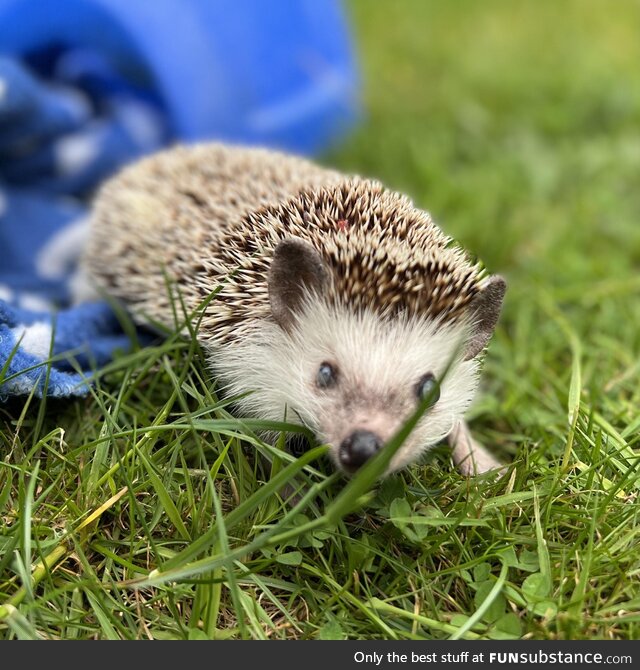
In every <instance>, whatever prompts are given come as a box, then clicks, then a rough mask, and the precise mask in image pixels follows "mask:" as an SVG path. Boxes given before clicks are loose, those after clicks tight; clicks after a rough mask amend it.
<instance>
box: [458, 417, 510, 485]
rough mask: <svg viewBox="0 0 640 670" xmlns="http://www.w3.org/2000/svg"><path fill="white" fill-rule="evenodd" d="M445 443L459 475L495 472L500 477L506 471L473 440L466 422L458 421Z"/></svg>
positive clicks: (469, 475) (468, 475)
mask: <svg viewBox="0 0 640 670" xmlns="http://www.w3.org/2000/svg"><path fill="white" fill-rule="evenodd" d="M447 441H448V442H449V445H450V446H451V448H452V449H453V453H452V456H453V462H454V463H455V464H456V467H457V468H458V470H459V471H460V473H461V474H463V475H465V476H467V477H471V476H475V475H482V474H484V473H486V472H492V471H495V472H496V474H498V475H500V476H502V475H504V474H505V472H506V471H507V468H506V467H505V466H504V465H503V464H502V463H500V461H498V460H497V459H496V458H495V457H494V456H493V455H492V454H490V453H489V452H488V451H487V449H486V448H485V447H484V446H483V445H481V444H480V443H479V442H476V440H474V439H473V436H472V435H471V431H470V430H469V426H468V425H467V422H466V421H464V420H460V421H458V423H457V424H456V425H455V427H454V429H453V430H452V431H451V432H450V433H449V435H448V437H447Z"/></svg>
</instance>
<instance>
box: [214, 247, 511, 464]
mask: <svg viewBox="0 0 640 670" xmlns="http://www.w3.org/2000/svg"><path fill="white" fill-rule="evenodd" d="M329 279H330V273H329V271H328V269H327V268H326V267H324V264H323V262H322V260H321V259H320V257H319V256H318V254H317V253H316V252H315V251H313V249H311V248H310V247H309V245H307V244H306V243H303V242H301V241H299V240H293V241H287V242H283V243H281V244H280V245H279V247H278V249H277V251H276V258H275V260H274V262H273V265H272V268H271V272H270V276H269V291H270V298H271V309H272V313H273V316H274V321H273V322H265V323H263V324H262V326H261V328H260V332H259V333H257V334H256V338H255V340H252V341H247V342H246V343H245V344H244V346H243V345H239V346H238V347H237V348H236V349H235V353H231V352H226V353H224V355H220V356H218V357H217V363H218V368H219V370H220V371H221V372H222V373H223V377H226V381H227V383H228V384H229V386H230V390H231V392H232V393H234V394H238V395H240V394H243V393H244V394H246V392H247V391H251V392H252V393H250V394H249V395H245V396H244V398H243V399H242V400H241V403H242V404H243V405H244V408H245V410H248V411H250V412H251V413H253V414H256V415H258V416H262V417H265V418H269V419H272V420H276V421H277V420H282V419H283V418H284V419H286V420H288V421H293V422H297V423H301V424H303V425H306V426H308V427H309V428H311V429H312V430H313V431H314V432H315V433H316V435H317V436H318V438H319V439H320V440H321V441H322V442H324V443H327V444H329V445H330V454H331V457H332V460H333V461H334V463H335V464H336V465H337V466H338V467H339V468H340V469H342V470H344V471H345V472H348V473H352V472H354V471H355V470H357V469H358V468H359V467H360V466H361V465H363V464H364V463H365V462H366V461H367V460H368V459H369V458H370V457H371V456H373V455H374V454H375V453H377V452H378V451H379V450H380V449H383V448H384V445H385V444H386V443H387V442H388V441H389V440H390V439H391V437H393V436H394V435H395V434H396V433H397V431H398V430H399V429H400V428H401V427H402V426H403V424H404V423H405V422H406V421H407V419H408V418H409V417H410V416H411V415H412V414H414V413H415V411H416V409H417V408H418V406H419V404H420V402H421V400H423V399H425V398H427V397H429V398H430V400H431V404H430V407H429V408H428V410H427V411H426V413H425V414H424V415H423V416H422V418H421V420H420V421H419V422H418V424H417V426H416V427H415V428H414V430H413V431H412V433H411V434H410V435H409V437H408V438H407V439H406V441H405V442H404V444H403V445H402V447H401V448H400V449H399V450H398V451H397V452H396V454H395V455H394V457H393V459H392V460H391V463H390V466H389V468H388V471H389V472H391V471H394V470H398V469H400V468H402V467H404V466H405V465H407V464H409V463H411V462H413V461H415V460H416V459H418V458H419V457H420V456H421V455H422V454H423V453H424V452H425V451H426V450H427V449H428V448H429V447H430V446H432V445H434V444H435V443H437V442H438V441H440V440H442V439H443V438H444V437H446V436H447V435H448V434H449V433H450V432H451V431H452V430H453V428H454V427H455V425H456V424H457V421H458V420H459V419H460V418H461V417H462V415H463V414H464V412H465V411H466V410H467V408H468V406H469V404H470V403H471V401H472V399H473V396H474V394H475V391H476V388H477V385H478V371H479V366H480V363H479V360H478V354H479V353H480V352H481V351H482V349H483V347H484V346H485V345H486V343H487V341H488V339H489V337H490V335H491V333H492V331H493V327H494V325H495V321H496V319H497V313H491V309H490V308H491V305H497V309H499V306H500V302H501V298H502V293H503V292H504V285H503V283H500V282H501V280H500V281H496V282H495V286H494V287H493V288H491V285H489V289H488V290H486V291H483V292H481V294H480V297H481V299H482V303H481V304H488V305H489V307H488V308H486V309H485V311H486V312H487V314H488V317H486V318H485V317H483V316H482V315H480V316H478V308H477V306H476V311H475V312H474V314H473V315H472V316H473V318H471V317H470V318H469V319H466V320H465V319H462V320H458V321H457V322H455V323H447V322H444V321H437V320H433V319H428V318H409V317H402V316H399V317H394V318H388V319H386V318H382V317H381V316H380V315H379V314H377V313H374V312H372V311H360V312H357V313H354V311H353V310H351V309H349V306H347V305H345V306H342V307H336V306H334V305H332V304H331V301H329V300H327V299H325V298H326V292H325V287H326V282H327V281H328V280H329ZM482 293H486V296H482ZM494 312H495V310H494ZM221 354H222V352H221ZM228 356H231V357H232V358H233V359H234V360H231V358H229V359H228V360H226V359H225V357H228ZM225 368H226V370H227V371H228V373H227V374H226V375H225V374H224V373H225ZM239 372H240V374H238V373H239ZM445 373H446V374H445Z"/></svg>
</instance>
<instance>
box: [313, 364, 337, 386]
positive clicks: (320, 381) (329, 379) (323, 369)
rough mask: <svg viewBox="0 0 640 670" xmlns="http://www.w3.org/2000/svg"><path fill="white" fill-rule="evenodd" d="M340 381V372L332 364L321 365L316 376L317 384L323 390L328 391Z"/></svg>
mask: <svg viewBox="0 0 640 670" xmlns="http://www.w3.org/2000/svg"><path fill="white" fill-rule="evenodd" d="M337 381H338V371H337V370H336V368H335V367H333V365H331V363H326V362H325V363H320V367H319V368H318V374H317V375H316V384H317V385H318V386H319V387H320V388H321V389H328V388H331V387H332V386H335V384H336V382H337Z"/></svg>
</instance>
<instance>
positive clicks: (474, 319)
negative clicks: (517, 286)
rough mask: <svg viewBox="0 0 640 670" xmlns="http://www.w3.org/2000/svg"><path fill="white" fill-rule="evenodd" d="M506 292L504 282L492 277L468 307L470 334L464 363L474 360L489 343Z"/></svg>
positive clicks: (501, 279) (495, 276)
mask: <svg viewBox="0 0 640 670" xmlns="http://www.w3.org/2000/svg"><path fill="white" fill-rule="evenodd" d="M506 290H507V283H506V282H505V280H504V279H503V278H502V277H500V276H498V275H493V276H492V277H489V278H488V279H487V280H486V281H485V282H484V286H483V287H482V289H481V290H480V292H479V293H478V294H477V295H476V296H475V298H474V299H473V301H472V302H471V305H470V306H469V307H468V309H469V319H470V322H471V334H470V337H469V340H468V341H467V346H466V349H465V352H464V359H465V360H466V361H468V360H470V359H471V358H475V357H476V356H477V355H478V354H479V353H480V352H481V351H482V350H483V349H484V348H485V347H486V346H487V344H488V343H489V340H490V339H491V336H492V335H493V331H494V330H495V327H496V323H498V317H499V316H500V309H501V308H502V300H503V298H504V293H505V291H506Z"/></svg>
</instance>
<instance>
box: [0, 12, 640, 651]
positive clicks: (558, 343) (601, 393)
mask: <svg viewBox="0 0 640 670" xmlns="http://www.w3.org/2000/svg"><path fill="white" fill-rule="evenodd" d="M350 9H351V14H352V18H353V22H354V25H355V30H356V34H357V38H358V42H359V44H360V47H361V53H362V60H363V68H364V78H365V83H366V102H367V109H368V115H367V118H366V119H365V122H364V123H363V124H362V125H361V127H360V128H359V130H358V131H357V132H356V133H355V134H354V135H353V136H352V137H351V138H349V139H348V141H347V142H346V143H345V144H344V145H343V146H341V147H339V148H337V149H336V150H335V151H334V152H333V154H332V155H331V156H327V157H325V159H324V160H325V161H326V162H327V163H330V164H332V165H336V166H338V167H340V168H343V169H345V170H353V171H358V172H361V173H365V174H368V175H370V176H376V177H379V178H380V179H381V180H383V181H384V182H386V183H387V184H388V185H390V186H392V187H394V188H397V189H399V190H403V191H407V192H409V193H410V194H411V195H412V196H413V197H414V199H415V200H416V202H417V203H418V204H419V205H420V206H422V207H425V208H426V209H429V210H430V211H431V212H432V214H433V215H434V217H435V218H436V220H437V221H438V222H439V223H440V224H441V225H442V227H443V228H444V229H445V230H446V231H447V232H449V233H450V234H452V235H454V236H455V237H457V238H458V239H459V240H460V241H461V242H462V243H463V244H464V245H465V246H466V247H468V248H469V249H471V250H473V252H474V253H477V254H478V256H479V257H480V258H482V259H483V260H484V261H485V263H486V264H487V266H488V267H489V268H490V269H491V270H492V271H499V272H501V273H503V274H504V275H505V276H506V277H507V279H508V281H509V291H508V294H507V301H506V307H505V312H504V314H503V318H502V320H501V323H500V326H499V328H498V331H497V333H496V336H495V338H494V341H493V342H492V345H491V348H490V351H489V355H488V357H487V361H486V367H485V375H484V383H483V393H482V395H481V397H480V398H479V400H478V402H477V403H476V405H475V407H474V410H473V413H472V419H473V427H474V430H475V433H476V435H477V436H478V437H479V438H480V439H482V440H483V441H484V442H485V443H486V444H487V445H489V446H490V447H491V448H492V449H494V450H495V451H496V452H497V453H499V454H501V455H502V457H503V458H504V459H505V461H511V462H512V465H511V467H510V469H509V472H508V474H507V475H506V476H505V477H504V478H503V479H501V480H498V481H495V480H494V479H492V478H480V479H476V480H466V479H464V478H462V477H461V476H460V475H458V474H457V473H456V471H455V470H454V469H453V467H452V465H451V463H450V459H449V456H448V454H447V451H446V449H444V448H438V449H437V450H436V451H435V453H434V454H433V455H432V456H431V457H430V459H429V460H428V461H427V463H426V464H425V465H422V466H417V467H413V468H411V469H410V470H408V471H407V472H405V473H403V474H402V475H399V476H394V477H391V478H389V479H387V480H385V481H383V482H382V484H381V485H380V486H379V487H378V488H377V490H373V491H370V490H369V480H370V479H371V477H372V476H373V474H375V473H373V472H370V473H365V474H364V476H363V477H359V478H356V479H355V480H353V481H352V482H351V483H349V484H347V483H346V481H345V480H344V479H342V478H341V477H340V476H339V475H337V474H331V470H330V468H329V467H328V465H327V463H326V460H325V459H324V457H323V454H324V449H323V448H319V449H316V450H311V451H309V452H308V453H307V454H306V455H305V457H304V458H302V459H300V460H298V461H296V460H295V459H292V458H291V457H289V456H287V455H286V453H285V452H284V451H283V449H282V441H281V442H280V443H278V444H276V445H275V446H269V445H266V444H264V443H263V442H261V441H260V439H259V438H258V437H257V436H256V435H255V431H256V430H258V429H259V428H260V426H259V424H257V423H255V422H253V423H251V422H248V421H242V420H240V419H238V418H233V417H232V416H231V415H230V414H229V413H228V411H227V407H226V406H225V405H224V403H222V402H221V401H220V400H219V399H218V398H217V397H216V394H215V385H214V383H213V381H211V380H210V379H209V378H208V376H207V374H206V370H205V369H204V366H203V361H202V358H201V356H200V353H199V351H198V350H197V348H196V347H194V346H193V345H192V344H191V343H190V342H184V341H181V340H179V339H177V338H170V339H169V340H167V341H166V342H165V343H164V344H162V345H160V346H156V347H152V348H147V349H136V350H135V351H134V352H133V353H130V354H127V355H123V356H121V357H119V358H118V359H117V360H116V361H115V362H114V363H113V364H111V365H110V366H108V367H107V368H106V369H105V370H104V371H103V372H102V375H101V376H100V378H99V384H98V385H97V387H96V389H95V393H94V394H93V395H92V396H91V397H89V398H87V399H86V400H81V401H77V402H73V403H60V402H53V401H48V402H47V403H46V404H45V403H41V402H39V401H37V400H36V399H29V400H28V401H26V402H24V401H20V402H17V401H13V402H11V403H9V404H8V405H5V406H3V407H1V408H0V439H1V444H0V453H1V454H2V459H1V461H0V635H1V636H3V637H9V638H10V637H24V638H31V637H46V638H59V637H62V638H148V637H153V638H204V637H214V638H228V637H232V638H271V639H276V638H303V639H306V638H334V637H338V638H342V637H348V638H391V639H414V638H421V639H424V638H447V637H454V638H478V637H479V638H487V637H489V638H493V637H529V638H593V637H601V638H638V637H640V586H639V584H640V580H639V577H640V552H638V550H637V547H638V545H639V543H640V506H639V504H638V489H639V488H640V474H639V471H640V463H639V458H638V455H639V453H640V452H639V448H640V444H639V439H638V434H639V433H640V418H639V416H640V412H639V408H640V383H639V381H640V380H639V377H640V272H639V268H640V225H638V224H639V219H640V189H638V174H639V171H640V65H639V64H640V37H639V35H640V18H639V15H638V13H637V4H636V3H634V2H625V1H622V0H620V1H619V2H616V3H615V5H613V4H612V3H604V2H598V1H597V0H594V1H585V0H580V1H579V2H578V1H575V2H570V1H568V0H567V1H565V2H562V3H540V2H537V1H535V0H531V1H522V0H517V1H511V0H509V1H507V0H505V1H502V2H497V1H496V2H484V3H478V2H470V1H469V2H462V1H458V2H444V1H436V2H419V1H418V0H416V1H415V2H406V1H399V2H394V3H380V2H378V3H374V2H366V1H365V0H360V1H359V2H356V3H354V4H350ZM257 454H261V455H262V456H261V457H256V455H257ZM378 465H379V464H378ZM285 483H286V484H287V486H285ZM296 491H297V493H296ZM287 497H289V500H288V501H287Z"/></svg>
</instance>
